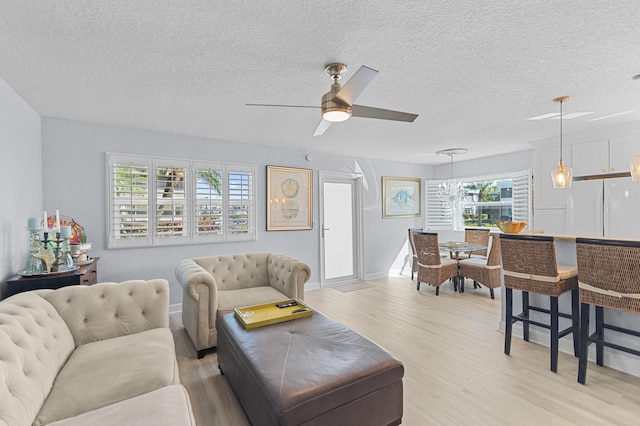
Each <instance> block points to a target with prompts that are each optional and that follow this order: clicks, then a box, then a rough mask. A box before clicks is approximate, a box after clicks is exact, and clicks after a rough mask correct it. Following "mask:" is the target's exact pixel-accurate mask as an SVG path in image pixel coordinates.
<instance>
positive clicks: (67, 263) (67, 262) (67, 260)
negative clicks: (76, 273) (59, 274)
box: [60, 238, 75, 269]
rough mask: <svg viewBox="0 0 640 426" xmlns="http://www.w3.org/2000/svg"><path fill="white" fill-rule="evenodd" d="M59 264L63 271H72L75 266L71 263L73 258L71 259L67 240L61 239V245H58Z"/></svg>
mask: <svg viewBox="0 0 640 426" xmlns="http://www.w3.org/2000/svg"><path fill="white" fill-rule="evenodd" d="M60 251H61V252H62V253H61V254H60V262H61V265H62V267H63V269H73V268H74V267H75V264H74V263H73V258H72V257H71V246H70V243H69V238H63V239H62V243H60Z"/></svg>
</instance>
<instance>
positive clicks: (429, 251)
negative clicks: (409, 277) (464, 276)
mask: <svg viewBox="0 0 640 426" xmlns="http://www.w3.org/2000/svg"><path fill="white" fill-rule="evenodd" d="M413 241H414V243H415V245H416V253H417V255H418V285H417V287H416V290H420V283H421V282H423V283H427V284H431V285H434V286H436V296H437V295H438V294H440V285H441V284H442V283H443V282H445V281H446V280H448V279H449V278H453V284H454V289H456V290H457V277H458V262H457V261H456V260H454V259H446V258H445V259H442V258H441V257H440V248H439V247H438V234H437V233H434V232H413Z"/></svg>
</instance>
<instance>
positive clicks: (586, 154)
mask: <svg viewBox="0 0 640 426" xmlns="http://www.w3.org/2000/svg"><path fill="white" fill-rule="evenodd" d="M571 168H572V169H573V176H585V175H601V174H603V173H610V171H609V140H607V139H605V140H599V141H594V142H585V143H577V144H573V145H571Z"/></svg>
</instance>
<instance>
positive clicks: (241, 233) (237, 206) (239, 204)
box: [226, 165, 256, 240]
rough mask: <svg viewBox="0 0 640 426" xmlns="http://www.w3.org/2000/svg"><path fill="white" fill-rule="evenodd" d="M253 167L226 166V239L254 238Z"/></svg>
mask: <svg viewBox="0 0 640 426" xmlns="http://www.w3.org/2000/svg"><path fill="white" fill-rule="evenodd" d="M254 180H255V167H252V166H239V165H228V166H227V181H228V194H229V196H228V197H227V199H228V202H227V220H226V223H227V227H228V232H227V239H228V240H237V239H243V240H244V239H247V236H252V237H253V238H255V235H256V226H255V194H254Z"/></svg>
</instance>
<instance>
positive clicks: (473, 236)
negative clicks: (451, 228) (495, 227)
mask: <svg viewBox="0 0 640 426" xmlns="http://www.w3.org/2000/svg"><path fill="white" fill-rule="evenodd" d="M464 241H465V242H467V243H471V244H479V245H481V246H486V247H489V229H488V228H487V229H477V228H465V229H464ZM487 251H488V250H477V251H474V252H473V254H472V253H471V252H465V254H466V255H467V257H480V258H484V259H486V258H487Z"/></svg>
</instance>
